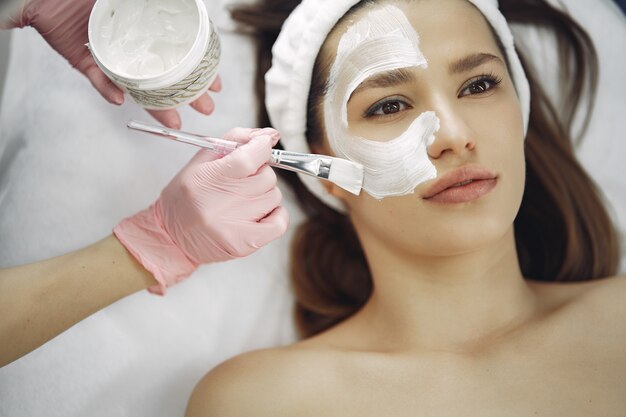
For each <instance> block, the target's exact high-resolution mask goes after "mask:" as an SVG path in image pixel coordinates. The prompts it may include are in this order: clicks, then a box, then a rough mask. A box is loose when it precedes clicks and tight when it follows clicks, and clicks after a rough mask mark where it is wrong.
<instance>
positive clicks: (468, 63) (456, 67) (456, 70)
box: [448, 53, 504, 74]
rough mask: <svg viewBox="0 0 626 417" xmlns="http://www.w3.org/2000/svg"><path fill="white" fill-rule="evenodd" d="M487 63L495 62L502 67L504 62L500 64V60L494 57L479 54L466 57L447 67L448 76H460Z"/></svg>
mask: <svg viewBox="0 0 626 417" xmlns="http://www.w3.org/2000/svg"><path fill="white" fill-rule="evenodd" d="M489 61H497V62H499V63H500V64H502V65H504V62H502V60H501V59H500V58H499V57H497V56H495V55H492V54H487V53H479V54H471V55H467V56H464V57H463V58H461V59H459V60H457V61H454V62H452V63H451V64H450V66H449V67H448V71H449V72H450V74H460V73H463V72H468V71H471V70H473V69H474V68H476V67H478V66H480V65H482V64H484V63H485V62H489Z"/></svg>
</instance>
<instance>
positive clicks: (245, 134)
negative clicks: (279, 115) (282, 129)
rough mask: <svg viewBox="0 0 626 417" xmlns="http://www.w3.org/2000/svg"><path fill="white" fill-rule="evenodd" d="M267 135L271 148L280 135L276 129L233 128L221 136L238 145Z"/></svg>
mask: <svg viewBox="0 0 626 417" xmlns="http://www.w3.org/2000/svg"><path fill="white" fill-rule="evenodd" d="M263 135H267V136H270V137H271V138H272V146H275V145H276V144H277V143H278V141H279V140H280V133H279V132H278V130H276V129H272V128H271V127H266V128H263V129H261V128H248V127H235V128H233V129H230V130H229V131H228V132H226V133H224V136H222V137H223V138H224V139H226V140H232V141H235V142H239V143H248V142H250V139H253V138H256V137H258V136H263Z"/></svg>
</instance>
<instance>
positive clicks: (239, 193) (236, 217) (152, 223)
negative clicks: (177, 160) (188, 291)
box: [113, 128, 289, 294]
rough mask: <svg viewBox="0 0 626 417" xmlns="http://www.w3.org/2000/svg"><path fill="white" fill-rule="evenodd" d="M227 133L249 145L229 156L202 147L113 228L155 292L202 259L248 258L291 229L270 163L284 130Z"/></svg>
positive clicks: (204, 261)
mask: <svg viewBox="0 0 626 417" xmlns="http://www.w3.org/2000/svg"><path fill="white" fill-rule="evenodd" d="M224 138H225V139H229V140H235V141H237V142H241V143H245V144H244V145H242V146H241V147H239V148H238V149H236V150H235V151H233V152H232V153H231V154H230V155H226V156H224V157H223V158H219V157H218V156H216V155H214V154H212V153H210V152H208V151H206V150H201V151H199V152H198V153H197V154H196V156H195V157H194V158H193V159H192V160H191V161H190V162H189V163H188V164H187V166H185V168H183V170H182V171H180V172H179V173H178V175H176V177H174V179H173V180H172V181H171V182H170V183H169V185H168V186H167V187H165V189H164V190H163V191H162V193H161V196H160V197H159V199H158V200H157V201H156V202H155V203H154V204H153V205H152V206H150V207H149V208H148V209H146V210H143V211H141V212H139V213H137V214H136V215H134V216H131V217H129V218H127V219H125V220H123V221H122V222H121V223H120V224H118V225H117V226H116V227H115V228H114V229H113V232H114V233H115V235H116V236H117V238H118V239H119V241H120V242H122V244H123V245H124V246H125V247H126V248H127V249H128V251H129V252H130V253H131V254H132V255H133V256H134V257H135V258H136V259H137V260H138V261H139V262H140V263H141V264H142V265H143V266H144V267H145V268H146V269H147V270H148V271H150V272H151V273H152V274H153V275H154V277H155V279H156V280H157V282H158V283H159V284H158V285H156V286H153V287H151V288H149V291H151V292H153V293H157V294H164V293H165V289H166V288H167V287H169V286H171V285H173V284H175V283H177V282H179V281H181V280H183V279H185V278H187V277H188V276H189V275H190V274H191V273H192V272H193V271H194V270H195V269H196V268H197V266H198V265H199V264H202V263H210V262H220V261H226V260H229V259H233V258H239V257H244V256H247V255H249V254H251V253H253V252H254V251H256V250H257V249H259V248H260V247H262V246H264V245H266V244H267V243H269V242H271V241H272V240H274V239H276V238H278V237H280V236H281V235H282V234H283V233H284V232H285V230H286V229H287V226H288V224H289V215H288V213H287V211H286V210H285V209H284V208H283V207H281V206H280V202H281V199H282V195H281V193H280V190H279V189H278V187H277V186H276V174H275V173H274V171H273V170H272V168H271V167H270V166H269V165H267V161H268V160H269V157H270V152H271V148H272V146H273V145H275V144H276V142H278V139H279V138H280V136H279V134H278V132H277V131H276V130H274V129H269V128H266V129H262V130H258V129H256V130H254V129H244V128H236V129H233V130H231V131H230V132H228V133H227V134H226V135H224ZM250 138H251V139H250ZM248 140H249V142H248ZM246 142H248V143H246ZM218 158H219V159H218Z"/></svg>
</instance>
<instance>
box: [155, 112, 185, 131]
mask: <svg viewBox="0 0 626 417" xmlns="http://www.w3.org/2000/svg"><path fill="white" fill-rule="evenodd" d="M146 111H147V112H148V113H149V114H150V115H151V116H152V117H154V118H155V119H156V120H158V122H159V123H161V124H162V125H163V126H165V127H169V128H171V129H180V125H181V122H180V115H179V114H178V112H177V111H176V110H174V109H169V110H146Z"/></svg>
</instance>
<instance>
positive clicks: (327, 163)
mask: <svg viewBox="0 0 626 417" xmlns="http://www.w3.org/2000/svg"><path fill="white" fill-rule="evenodd" d="M127 126H128V128H129V129H134V130H139V131H141V132H147V133H152V134H155V135H158V136H161V137H163V138H166V139H171V140H175V141H177V142H183V143H187V144H189V145H194V146H199V147H201V148H204V149H207V150H208V151H210V152H213V153H215V154H218V155H227V154H229V153H231V152H232V151H234V150H235V149H237V147H238V146H239V143H238V142H233V141H230V140H225V139H218V138H212V137H209V136H200V135H195V134H193V133H187V132H181V131H179V130H174V129H168V128H166V127H163V126H153V125H149V124H146V123H142V122H138V121H136V120H131V121H129V122H128V125H127ZM268 164H269V165H270V166H273V167H276V168H281V169H284V170H287V171H293V172H300V173H303V174H306V175H311V176H314V177H319V178H326V179H328V177H329V175H330V167H331V164H332V158H331V157H327V156H324V155H312V154H302V153H299V152H289V151H284V150H280V149H272V154H271V156H270V159H269V161H268Z"/></svg>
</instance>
